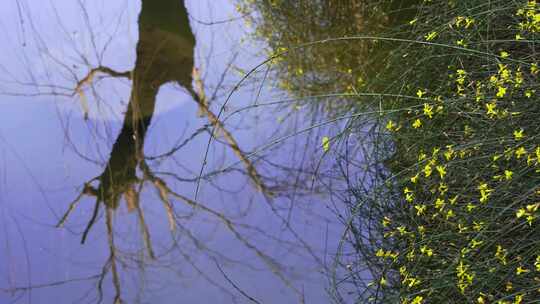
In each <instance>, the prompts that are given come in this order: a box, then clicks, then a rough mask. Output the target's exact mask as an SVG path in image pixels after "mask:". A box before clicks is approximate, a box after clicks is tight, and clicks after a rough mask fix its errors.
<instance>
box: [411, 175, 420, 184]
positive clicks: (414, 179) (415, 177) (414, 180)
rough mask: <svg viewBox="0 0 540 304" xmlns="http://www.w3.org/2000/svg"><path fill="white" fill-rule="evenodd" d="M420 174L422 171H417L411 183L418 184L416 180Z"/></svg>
mask: <svg viewBox="0 0 540 304" xmlns="http://www.w3.org/2000/svg"><path fill="white" fill-rule="evenodd" d="M419 175H420V173H416V175H415V176H413V177H411V183H413V184H416V182H417V181H418V177H419Z"/></svg>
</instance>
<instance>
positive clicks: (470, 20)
mask: <svg viewBox="0 0 540 304" xmlns="http://www.w3.org/2000/svg"><path fill="white" fill-rule="evenodd" d="M473 23H474V19H473V18H472V17H467V18H465V28H469V26H471V25H472V24H473Z"/></svg>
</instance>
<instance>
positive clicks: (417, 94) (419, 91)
mask: <svg viewBox="0 0 540 304" xmlns="http://www.w3.org/2000/svg"><path fill="white" fill-rule="evenodd" d="M425 94H426V91H422V90H421V89H418V91H417V92H416V96H418V98H422V96H424V95H425Z"/></svg>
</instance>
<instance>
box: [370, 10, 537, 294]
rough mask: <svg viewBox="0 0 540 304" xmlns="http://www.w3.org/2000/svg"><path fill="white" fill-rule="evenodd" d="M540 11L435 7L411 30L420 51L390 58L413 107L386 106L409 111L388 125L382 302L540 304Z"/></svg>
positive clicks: (379, 278) (380, 251) (403, 101)
mask: <svg viewBox="0 0 540 304" xmlns="http://www.w3.org/2000/svg"><path fill="white" fill-rule="evenodd" d="M539 10H540V4H539V3H536V2H535V1H472V0H471V1H435V0H433V1H425V2H424V3H423V4H422V5H420V6H419V9H418V13H417V16H416V17H415V18H414V19H412V20H411V21H410V22H409V24H410V26H411V29H410V34H411V37H410V38H411V39H414V40H416V41H422V43H421V44H418V43H410V44H409V45H408V46H407V47H405V48H403V49H401V50H400V52H399V55H400V57H401V58H400V59H398V58H391V60H393V61H392V64H394V65H399V64H401V66H402V67H401V69H402V73H401V74H398V73H392V72H391V70H392V68H390V69H389V70H388V73H389V75H388V76H387V77H388V78H387V79H389V81H392V80H393V82H392V83H393V85H396V84H401V85H402V86H401V87H400V88H399V89H400V92H401V93H402V94H403V95H407V96H408V97H403V98H398V99H393V100H386V102H385V103H384V105H385V107H386V110H397V109H405V110H402V111H398V112H397V114H395V113H394V114H392V115H389V116H387V117H386V121H385V124H384V127H385V130H386V131H387V133H386V134H387V136H389V137H390V138H391V140H392V141H393V143H394V147H395V151H394V153H393V154H392V155H391V157H390V159H388V160H387V161H386V162H385V163H386V164H387V168H388V169H389V171H390V172H391V173H392V174H393V175H392V177H391V178H390V179H387V180H386V184H385V187H386V189H387V190H386V191H385V192H384V193H385V194H388V195H391V194H390V193H397V192H398V191H401V195H393V196H392V197H394V198H395V200H394V201H390V202H388V201H386V202H385V208H384V209H385V211H386V212H384V211H383V212H380V213H379V218H378V220H379V222H380V223H379V225H375V228H374V227H372V228H374V229H377V231H379V232H380V234H379V235H378V236H380V237H381V239H380V241H379V242H372V243H370V244H369V245H372V247H373V248H371V250H372V252H373V254H374V255H375V256H376V257H378V259H379V261H378V262H374V265H375V266H377V267H372V268H371V269H372V270H374V271H372V273H374V274H375V280H374V282H377V283H378V284H372V285H370V288H372V289H373V290H376V292H372V293H370V298H371V300H372V301H374V302H392V303H403V304H405V303H409V304H412V303H414V304H420V303H499V304H503V303H515V304H517V303H538V302H539V301H540V218H539V217H540V208H539V207H540V140H539V139H540V138H539V132H540V116H539V114H540V100H539V98H538V94H539V93H540V87H539V86H538V74H539V69H538V64H539V62H538V60H539V59H540V58H539V56H538V53H537V47H538V45H537V42H538V37H539V35H538V33H539V31H540V11H539ZM424 42H426V43H424ZM407 57H413V58H414V60H413V61H411V60H407ZM396 71H397V70H396ZM403 71H406V72H405V73H403ZM388 90H392V89H391V88H389V89H388ZM379 197H380V196H379ZM400 197H401V198H400ZM380 202H381V201H374V202H373V201H372V202H371V203H372V204H376V203H380ZM381 282H384V284H382V283H381ZM385 290H388V292H387V293H386V294H387V295H386V296H383V295H380V294H381V293H382V294H384V293H385ZM392 295H393V297H392ZM398 298H399V299H398ZM383 299H384V300H383Z"/></svg>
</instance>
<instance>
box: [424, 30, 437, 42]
mask: <svg viewBox="0 0 540 304" xmlns="http://www.w3.org/2000/svg"><path fill="white" fill-rule="evenodd" d="M437 35H438V34H437V32H435V31H433V32H431V33H428V34H427V35H425V36H424V38H426V40H427V41H431V40H433V39H435V38H436V37H437Z"/></svg>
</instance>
